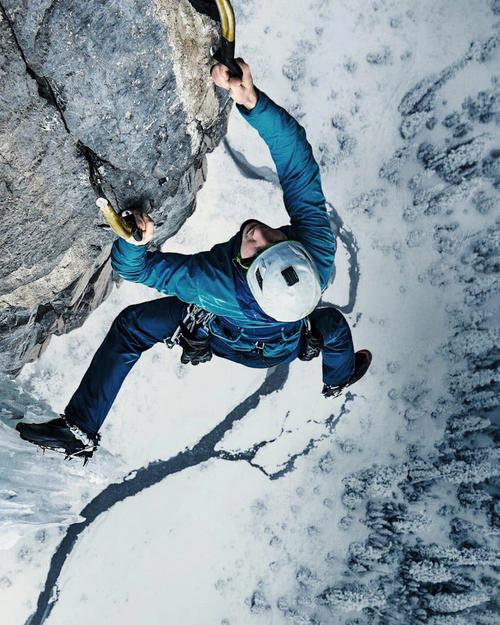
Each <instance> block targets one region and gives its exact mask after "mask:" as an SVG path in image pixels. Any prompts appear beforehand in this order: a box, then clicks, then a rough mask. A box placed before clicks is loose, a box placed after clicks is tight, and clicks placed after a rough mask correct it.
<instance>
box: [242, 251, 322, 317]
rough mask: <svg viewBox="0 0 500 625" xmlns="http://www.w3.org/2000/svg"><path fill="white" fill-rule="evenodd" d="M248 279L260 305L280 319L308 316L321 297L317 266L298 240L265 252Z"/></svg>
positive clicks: (256, 260)
mask: <svg viewBox="0 0 500 625" xmlns="http://www.w3.org/2000/svg"><path fill="white" fill-rule="evenodd" d="M247 281H248V285H249V286H250V291H251V292H252V295H253V296H254V298H255V299H256V300H257V303H258V304H259V306H260V307H261V308H262V310H263V311H264V312H265V313H266V314H267V315H269V316H270V317H272V318H273V319H276V321H298V320H299V319H303V318H304V317H307V315H308V314H309V313H311V312H312V311H313V310H314V309H315V308H316V306H317V304H318V302H319V299H320V297H321V286H320V280H319V273H318V270H317V268H316V265H315V263H314V261H313V259H312V258H311V255H310V254H309V252H308V251H307V250H306V248H305V247H304V246H303V245H302V244H301V243H299V242H298V241H281V242H280V243H276V244H275V245H272V246H271V247H268V248H267V249H265V250H264V251H263V252H261V253H260V254H259V256H257V258H256V259H255V260H254V261H253V263H252V264H251V265H250V267H249V269H248V271H247Z"/></svg>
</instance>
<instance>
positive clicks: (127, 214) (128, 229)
mask: <svg viewBox="0 0 500 625" xmlns="http://www.w3.org/2000/svg"><path fill="white" fill-rule="evenodd" d="M96 204H97V206H98V207H99V208H100V210H101V213H102V214H103V216H104V219H105V220H106V221H107V222H108V224H109V226H110V228H111V230H113V232H114V233H115V234H117V235H118V236H119V237H121V238H122V239H125V241H128V240H130V239H135V240H136V241H140V240H141V239H142V232H141V231H140V230H139V228H138V227H137V225H136V223H135V218H134V215H133V213H132V211H129V210H126V211H123V212H122V213H120V215H119V214H118V213H117V212H116V211H115V209H114V208H113V207H112V206H111V204H110V203H109V201H108V200H107V199H106V198H104V197H99V198H97V200H96Z"/></svg>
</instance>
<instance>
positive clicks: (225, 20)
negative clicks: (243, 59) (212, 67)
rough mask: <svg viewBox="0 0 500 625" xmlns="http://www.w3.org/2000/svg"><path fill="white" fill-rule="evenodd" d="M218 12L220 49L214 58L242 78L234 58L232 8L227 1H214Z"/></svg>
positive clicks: (234, 25) (234, 21)
mask: <svg viewBox="0 0 500 625" xmlns="http://www.w3.org/2000/svg"><path fill="white" fill-rule="evenodd" d="M215 4H216V5H217V9H218V11H219V17H220V23H221V31H222V37H221V42H220V48H219V49H218V50H217V52H216V53H215V54H214V58H215V59H216V60H217V61H219V63H223V64H224V65H225V66H226V67H227V68H228V69H229V71H230V72H231V74H232V75H233V76H235V77H237V78H243V72H242V71H241V67H240V66H239V65H238V63H237V62H236V60H235V58H234V45H235V35H236V20H235V18H234V11H233V7H232V6H231V3H230V2H229V0H215Z"/></svg>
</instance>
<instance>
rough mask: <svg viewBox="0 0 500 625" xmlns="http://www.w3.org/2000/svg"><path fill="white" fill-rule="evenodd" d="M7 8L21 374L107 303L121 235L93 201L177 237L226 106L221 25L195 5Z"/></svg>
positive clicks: (8, 304)
mask: <svg viewBox="0 0 500 625" xmlns="http://www.w3.org/2000/svg"><path fill="white" fill-rule="evenodd" d="M0 6H1V12H0V77H1V81H2V92H1V94H0V103H1V106H0V145H1V152H0V154H1V158H0V180H1V182H0V203H1V211H2V219H3V223H2V229H1V233H0V237H1V245H2V252H3V254H2V256H3V261H2V264H1V267H0V354H1V356H0V369H1V370H4V371H8V372H15V371H17V370H19V369H20V367H22V365H23V364H24V363H25V362H27V361H29V360H32V359H33V358H36V357H37V355H38V354H39V353H40V350H41V349H42V348H43V346H44V345H45V344H46V343H47V341H48V339H49V338H50V336H51V334H54V333H61V332H65V331H68V330H70V329H72V328H74V327H77V326H78V325H80V324H81V323H82V322H83V320H84V319H85V317H86V316H87V314H88V313H89V312H90V311H91V310H92V309H94V308H95V307H96V306H98V305H99V303H100V302H101V301H102V300H103V299H104V298H105V297H106V294H107V292H108V290H109V287H110V284H111V279H112V278H111V271H110V266H109V260H108V257H109V252H110V248H111V244H112V241H113V239H114V235H112V233H110V232H109V230H107V229H106V228H105V224H104V223H103V220H102V218H101V216H100V214H99V212H98V210H97V208H96V206H95V199H96V197H97V196H98V195H100V194H102V193H104V194H105V195H106V196H107V197H108V198H109V200H110V201H111V202H112V203H113V204H114V206H115V207H116V208H118V209H123V208H125V207H130V206H137V207H142V208H143V209H144V210H147V211H148V212H149V213H150V214H152V216H153V218H154V219H155V222H156V223H157V237H156V241H157V242H158V243H161V242H163V241H164V240H165V239H166V238H168V237H169V236H172V234H174V233H175V232H176V231H177V230H178V229H179V227H180V226H181V225H182V223H183V222H184V221H185V219H186V218H187V217H188V216H189V215H190V214H191V213H192V211H193V210H194V206H195V195H196V191H197V190H198V189H199V187H200V185H201V184H202V183H203V180H204V170H205V153H206V152H207V151H209V150H211V149H213V147H215V145H216V144H217V143H218V142H219V141H220V139H221V137H222V136H223V134H224V133H225V129H226V121H227V113H228V107H227V106H226V101H225V100H221V99H220V98H219V96H218V95H217V93H216V92H215V90H214V87H213V85H212V82H211V79H210V73H209V61H210V46H211V44H212V42H213V41H214V40H215V38H216V36H217V28H216V23H215V22H214V21H212V20H211V19H210V18H208V17H206V16H204V15H201V14H199V13H198V12H196V10H195V9H194V8H193V7H192V5H191V4H190V3H189V2H188V0H180V1H179V0H113V1H111V2H106V3H103V2H99V1H98V0H89V1H88V2H84V3H81V2H77V1H76V0H52V1H49V0H30V2H24V3H19V2H17V1H15V0H2V2H1V4H0Z"/></svg>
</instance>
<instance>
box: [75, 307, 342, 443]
mask: <svg viewBox="0 0 500 625" xmlns="http://www.w3.org/2000/svg"><path fill="white" fill-rule="evenodd" d="M186 310H187V304H185V303H184V302H182V301H181V300H179V299H177V298H176V297H162V298H160V299H155V300H152V301H149V302H144V303H142V304H136V305H134V306H128V307H127V308H125V309H124V310H122V312H121V313H120V314H119V315H118V316H117V317H116V319H115V320H114V322H113V324H112V326H111V328H110V330H109V332H108V334H107V335H106V338H105V339H104V341H103V342H102V344H101V346H100V347H99V349H98V350H97V352H96V353H95V355H94V357H93V359H92V362H91V363H90V366H89V368H88V369H87V371H86V373H85V375H84V376H83V379H82V381H81V382H80V386H79V387H78V389H77V390H76V392H75V394H74V395H73V397H72V398H71V400H70V402H69V404H68V405H67V406H66V409H65V411H64V412H65V415H66V417H68V419H69V420H70V421H71V422H73V423H75V424H76V425H78V427H80V428H81V429H82V430H83V431H84V432H87V433H88V434H92V435H93V434H96V433H97V432H98V431H99V429H100V427H101V425H102V424H103V422H104V419H105V418H106V416H107V414H108V412H109V410H110V409H111V406H112V405H113V402H114V401H115V398H116V396H117V394H118V391H119V390H120V387H121V385H122V383H123V381H124V380H125V378H126V377H127V375H128V373H129V371H130V370H131V369H132V367H133V366H134V365H135V363H136V362H137V360H138V359H139V357H140V356H141V354H142V353H143V352H145V351H146V350H148V349H150V348H151V347H153V345H155V344H156V343H159V342H162V341H164V340H165V339H166V338H167V337H170V336H172V334H173V333H174V332H175V330H176V328H177V327H178V325H179V323H180V321H181V320H182V319H183V318H184V317H185V315H186ZM311 317H312V318H314V320H315V323H316V326H317V328H318V330H319V331H320V333H321V334H322V336H323V341H324V349H323V377H324V379H325V380H326V381H328V383H331V384H340V383H342V382H344V381H345V380H347V379H348V378H349V376H350V375H351V373H352V371H353V367H354V350H353V346H352V339H351V333H350V330H349V326H348V324H347V322H346V320H345V319H344V317H343V315H342V314H341V313H340V312H339V311H338V310H336V309H334V308H329V309H320V310H316V311H314V313H313V314H312V315H311ZM211 346H212V350H213V352H214V354H215V355H217V356H221V357H222V358H227V359H228V360H233V361H235V362H239V363H241V364H244V365H246V366H248V367H259V368H260V367H271V366H274V365H277V364H280V363H288V362H291V361H292V360H294V359H295V358H296V357H297V353H298V351H299V347H300V346H297V348H296V349H295V351H294V352H292V353H287V354H285V355H284V356H283V357H278V358H274V359H273V360H272V361H271V360H270V359H264V358H256V357H255V355H251V354H249V353H247V354H245V353H244V352H239V351H236V350H228V348H227V347H224V346H223V345H222V344H220V342H219V341H217V339H216V337H213V338H212V341H211ZM330 380H331V381H330Z"/></svg>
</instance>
